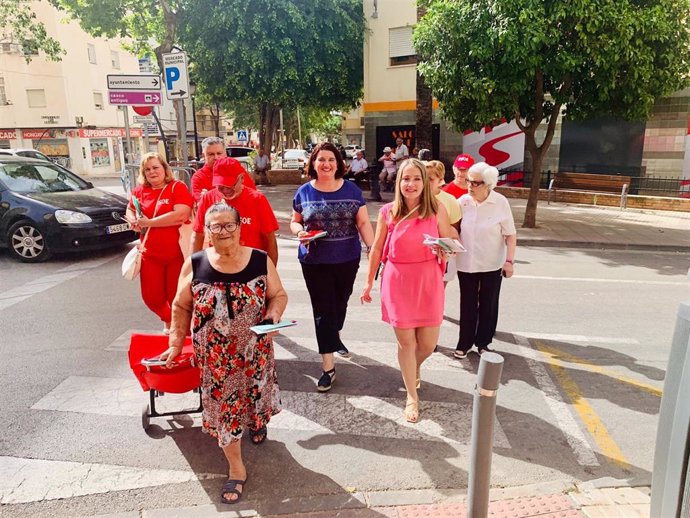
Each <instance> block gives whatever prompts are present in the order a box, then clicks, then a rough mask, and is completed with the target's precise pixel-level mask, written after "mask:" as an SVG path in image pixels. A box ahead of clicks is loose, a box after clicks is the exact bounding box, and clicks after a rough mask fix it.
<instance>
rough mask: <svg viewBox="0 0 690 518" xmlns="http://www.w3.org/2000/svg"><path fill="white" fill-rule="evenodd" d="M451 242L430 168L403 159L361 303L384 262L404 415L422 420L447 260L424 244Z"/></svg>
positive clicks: (384, 302) (386, 313)
mask: <svg viewBox="0 0 690 518" xmlns="http://www.w3.org/2000/svg"><path fill="white" fill-rule="evenodd" d="M425 234H427V235H429V236H433V237H452V236H453V229H452V227H451V226H450V223H449V221H448V214H447V212H446V209H445V208H444V207H443V206H442V205H440V204H439V203H437V201H436V198H434V195H433V193H432V192H431V189H430V188H429V178H428V176H427V173H426V168H425V167H424V165H423V164H422V162H420V161H419V160H417V159H414V158H412V159H408V160H405V161H404V162H403V163H402V164H401V165H400V171H399V172H398V177H397V178H396V182H395V199H394V201H393V203H389V204H387V205H384V206H383V207H382V208H381V210H380V212H379V218H378V223H377V225H376V236H375V237H374V245H373V246H372V248H371V252H370V253H369V274H368V277H367V282H366V284H365V286H364V289H363V290H362V295H361V297H360V300H361V301H362V302H363V303H364V302H371V289H372V286H373V283H374V276H375V274H376V270H377V269H378V267H379V264H380V262H383V263H384V264H385V267H384V269H383V276H382V278H381V313H382V317H383V320H384V321H385V322H388V323H389V324H391V325H392V326H393V329H394V330H395V337H396V339H397V341H398V363H399V364H400V372H401V373H402V378H403V382H404V383H405V389H406V391H407V402H406V404H405V411H404V416H405V419H406V420H407V421H408V422H410V423H416V422H417V421H418V420H419V398H418V396H417V389H418V388H419V386H420V384H421V381H420V367H421V365H422V363H423V362H424V360H426V359H427V358H428V357H429V355H430V354H431V353H432V352H433V350H434V347H436V343H437V341H438V335H439V328H440V327H441V322H442V320H443V303H444V296H443V271H444V268H445V257H444V255H443V252H441V251H440V250H439V249H438V248H437V247H434V248H430V247H428V246H426V245H424V244H423V241H424V235H425Z"/></svg>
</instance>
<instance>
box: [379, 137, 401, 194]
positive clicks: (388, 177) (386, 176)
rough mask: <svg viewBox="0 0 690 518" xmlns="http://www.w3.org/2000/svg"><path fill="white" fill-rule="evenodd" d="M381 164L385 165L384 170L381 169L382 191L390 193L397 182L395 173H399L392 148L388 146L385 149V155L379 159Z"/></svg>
mask: <svg viewBox="0 0 690 518" xmlns="http://www.w3.org/2000/svg"><path fill="white" fill-rule="evenodd" d="M379 162H381V164H383V169H381V174H380V175H379V181H380V183H381V189H382V190H384V191H390V190H391V187H392V185H393V182H394V181H395V173H396V171H397V169H396V167H395V155H394V154H393V150H392V149H391V148H390V147H388V146H386V147H384V148H383V155H381V158H379Z"/></svg>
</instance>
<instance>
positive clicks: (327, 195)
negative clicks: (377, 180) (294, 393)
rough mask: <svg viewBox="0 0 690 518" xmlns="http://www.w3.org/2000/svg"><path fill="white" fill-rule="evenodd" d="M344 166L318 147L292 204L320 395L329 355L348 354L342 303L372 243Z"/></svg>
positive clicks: (331, 369) (328, 374)
mask: <svg viewBox="0 0 690 518" xmlns="http://www.w3.org/2000/svg"><path fill="white" fill-rule="evenodd" d="M344 175H345V163H344V162H343V159H342V157H341V156H340V153H339V152H338V149H337V148H336V147H335V146H334V145H333V144H331V143H330V142H323V143H321V144H319V145H317V146H316V147H315V148H314V150H313V151H312V154H311V157H310V158H309V176H311V178H312V180H311V181H310V182H309V183H305V184H304V185H302V186H301V187H300V188H299V189H297V192H296V193H295V197H294V199H293V201H292V208H293V211H292V221H291V222H290V230H291V231H292V233H293V234H295V235H296V236H297V237H298V238H299V239H300V246H299V256H298V257H299V261H300V264H301V266H302V274H303V275H304V281H305V283H306V285H307V290H308V291H309V297H310V299H311V306H312V311H313V313H314V326H315V327H316V341H317V343H318V345H319V354H321V359H322V363H323V373H322V375H321V378H320V379H319V381H318V384H317V389H318V390H319V392H326V391H328V390H330V389H331V387H332V386H333V382H334V381H335V363H334V359H333V353H338V354H339V355H341V356H343V357H347V356H349V354H350V352H349V351H348V350H347V347H345V345H344V344H343V342H342V341H341V340H340V330H341V329H342V328H343V324H344V323H345V314H346V313H347V301H348V299H349V298H350V295H351V294H352V287H353V285H354V283H355V277H356V276H357V270H358V269H359V259H360V256H361V254H362V246H361V244H360V241H359V238H360V236H361V238H362V241H364V244H365V245H366V247H367V252H368V250H369V247H370V246H371V244H372V242H373V241H374V231H373V229H372V227H371V223H370V222H369V214H368V213H367V208H366V206H365V202H364V196H362V191H361V190H360V189H359V187H357V186H356V185H355V184H354V183H352V182H348V181H345V180H344V179H343V176H344ZM313 231H326V232H327V234H326V235H325V236H324V237H320V238H318V239H314V240H309V238H308V237H309V233H311V232H313Z"/></svg>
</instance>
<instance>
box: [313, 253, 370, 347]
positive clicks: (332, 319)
mask: <svg viewBox="0 0 690 518" xmlns="http://www.w3.org/2000/svg"><path fill="white" fill-rule="evenodd" d="M300 264H301V265H302V274H303V275H304V281H305V283H306V284H307V290H308V291H309V298H310V299H311V308H312V311H313V313H314V327H315V328H316V342H317V343H318V345H319V354H326V353H334V352H336V351H337V350H338V349H341V348H342V347H343V343H342V342H341V341H340V337H339V336H338V332H339V331H340V330H341V329H342V328H343V324H344V323H345V315H346V314H347V301H348V300H349V299H350V295H352V287H353V285H354V283H355V277H356V276H357V270H358V269H359V259H355V260H354V261H349V262H347V263H340V264H305V263H300Z"/></svg>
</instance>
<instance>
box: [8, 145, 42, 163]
mask: <svg viewBox="0 0 690 518" xmlns="http://www.w3.org/2000/svg"><path fill="white" fill-rule="evenodd" d="M2 156H23V157H26V158H35V159H36V160H47V161H48V162H52V160H51V159H50V157H48V155H44V154H43V153H41V152H40V151H36V150H35V149H28V148H11V149H0V157H2Z"/></svg>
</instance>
